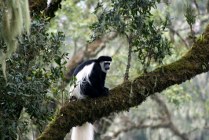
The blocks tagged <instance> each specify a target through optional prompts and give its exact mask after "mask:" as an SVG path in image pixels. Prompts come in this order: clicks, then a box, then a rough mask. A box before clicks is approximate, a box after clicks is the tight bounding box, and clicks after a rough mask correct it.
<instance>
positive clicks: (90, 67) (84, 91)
mask: <svg viewBox="0 0 209 140" xmlns="http://www.w3.org/2000/svg"><path fill="white" fill-rule="evenodd" d="M111 61H112V58H111V57H109V56H100V57H99V58H98V59H94V60H88V61H85V62H83V63H81V64H80V65H78V66H77V67H76V69H75V71H74V73H73V75H74V76H75V78H76V86H75V88H74V90H73V92H72V94H71V96H73V97H76V98H77V99H85V98H86V97H91V98H94V97H99V96H106V95H108V92H109V90H108V88H106V87H105V79H106V73H107V71H108V70H109V68H110V63H111ZM93 139H94V128H93V125H92V124H90V123H85V124H83V125H82V126H77V127H73V130H72V136H71V140H93Z"/></svg>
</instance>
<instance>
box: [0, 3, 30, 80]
mask: <svg viewBox="0 0 209 140" xmlns="http://www.w3.org/2000/svg"><path fill="white" fill-rule="evenodd" d="M0 7H1V10H0V15H1V18H0V22H1V26H0V31H1V33H0V38H1V39H3V40H4V42H5V44H6V46H7V49H5V50H2V49H1V48H0V64H1V65H2V70H3V73H4V77H5V78H6V74H5V73H6V59H7V58H8V57H10V56H11V54H12V53H13V52H15V50H16V48H17V44H18V43H17V39H16V38H17V37H20V35H21V33H22V32H23V30H24V29H25V30H26V31H27V33H28V34H29V32H30V31H29V29H30V13H29V5H28V0H22V1H15V0H8V1H2V2H1V3H0Z"/></svg>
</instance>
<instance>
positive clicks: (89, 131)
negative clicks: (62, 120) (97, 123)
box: [71, 122, 94, 140]
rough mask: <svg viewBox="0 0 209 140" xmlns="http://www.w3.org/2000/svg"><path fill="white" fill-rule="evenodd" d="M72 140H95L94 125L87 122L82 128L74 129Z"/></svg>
mask: <svg viewBox="0 0 209 140" xmlns="http://www.w3.org/2000/svg"><path fill="white" fill-rule="evenodd" d="M71 140H94V127H93V125H92V124H91V123H88V122H86V123H85V124H83V125H82V126H76V127H73V129H72V135H71Z"/></svg>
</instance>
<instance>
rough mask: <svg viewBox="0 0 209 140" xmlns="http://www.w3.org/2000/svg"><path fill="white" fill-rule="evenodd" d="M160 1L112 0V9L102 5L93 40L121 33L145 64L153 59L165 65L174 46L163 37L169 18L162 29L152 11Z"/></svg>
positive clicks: (99, 5)
mask: <svg viewBox="0 0 209 140" xmlns="http://www.w3.org/2000/svg"><path fill="white" fill-rule="evenodd" d="M157 2H158V1H156V0H151V1H147V0H116V1H115V0H112V1H111V4H110V6H109V5H108V6H107V7H105V6H104V5H103V4H102V3H99V4H98V5H97V7H96V10H95V14H96V15H97V16H98V22H96V23H94V24H93V25H92V26H91V28H92V29H93V30H94V35H93V36H92V37H93V39H95V38H98V37H101V36H102V35H103V34H105V33H108V32H112V31H113V32H118V33H120V34H121V35H124V36H126V37H127V40H128V42H129V45H131V46H134V47H135V48H134V52H136V53H138V58H139V59H140V61H141V63H142V64H143V65H145V66H146V65H149V64H150V61H151V60H155V61H157V62H161V61H162V59H163V58H164V57H165V55H167V54H170V43H169V41H168V39H166V38H165V37H163V31H164V30H165V27H166V25H167V19H166V20H165V21H161V24H160V25H159V26H158V25H157V23H156V22H155V19H154V17H153V16H152V13H151V10H152V8H155V7H156V3H157Z"/></svg>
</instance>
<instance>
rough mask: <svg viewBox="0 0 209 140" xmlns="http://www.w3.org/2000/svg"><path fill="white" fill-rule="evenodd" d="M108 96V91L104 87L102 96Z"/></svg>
mask: <svg viewBox="0 0 209 140" xmlns="http://www.w3.org/2000/svg"><path fill="white" fill-rule="evenodd" d="M108 94H109V89H108V88H106V87H104V89H103V95H105V96H107V95H108Z"/></svg>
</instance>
